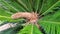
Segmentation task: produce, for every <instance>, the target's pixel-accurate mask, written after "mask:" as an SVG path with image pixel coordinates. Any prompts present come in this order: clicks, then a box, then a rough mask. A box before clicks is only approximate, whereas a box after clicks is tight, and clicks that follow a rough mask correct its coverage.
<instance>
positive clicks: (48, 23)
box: [0, 0, 60, 34]
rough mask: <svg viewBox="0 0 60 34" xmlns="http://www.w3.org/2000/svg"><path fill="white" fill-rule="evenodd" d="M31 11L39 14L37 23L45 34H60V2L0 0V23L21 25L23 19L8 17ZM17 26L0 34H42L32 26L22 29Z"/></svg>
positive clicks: (52, 0)
mask: <svg viewBox="0 0 60 34" xmlns="http://www.w3.org/2000/svg"><path fill="white" fill-rule="evenodd" d="M33 11H34V12H37V13H38V14H39V16H40V18H39V20H38V23H39V25H40V26H41V27H42V28H43V30H44V32H45V33H46V34H60V0H0V21H1V22H0V23H1V24H4V23H5V22H6V21H8V22H15V23H17V22H19V23H20V24H21V21H23V20H24V19H17V20H13V19H11V17H10V16H11V15H12V14H14V13H16V12H33ZM22 23H23V22H22ZM17 26H18V25H17ZM17 26H16V27H15V28H10V29H8V30H6V31H3V32H0V34H44V32H43V31H41V30H39V29H38V28H37V27H36V26H35V25H33V24H28V25H27V26H25V27H24V26H23V28H22V27H21V25H19V27H17ZM20 27H21V28H22V29H21V28H20ZM19 28H20V29H19Z"/></svg>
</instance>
